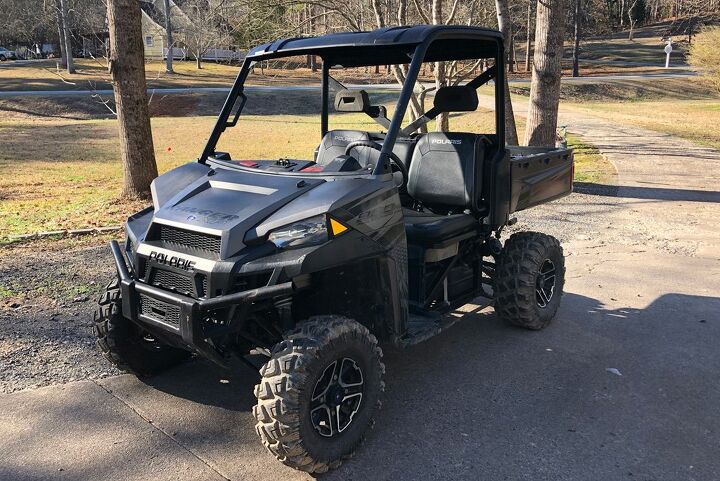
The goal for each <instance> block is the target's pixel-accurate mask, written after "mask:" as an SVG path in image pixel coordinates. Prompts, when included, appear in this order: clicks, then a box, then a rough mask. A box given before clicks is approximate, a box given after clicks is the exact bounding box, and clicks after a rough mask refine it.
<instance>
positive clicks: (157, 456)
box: [0, 105, 720, 481]
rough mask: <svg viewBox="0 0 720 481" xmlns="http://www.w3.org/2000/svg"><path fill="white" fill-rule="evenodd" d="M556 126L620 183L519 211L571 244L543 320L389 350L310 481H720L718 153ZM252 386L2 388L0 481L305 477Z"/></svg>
mask: <svg viewBox="0 0 720 481" xmlns="http://www.w3.org/2000/svg"><path fill="white" fill-rule="evenodd" d="M522 108H523V106H522V105H518V106H517V111H518V112H521V111H522ZM562 121H563V122H565V123H568V124H569V125H570V128H571V130H572V131H574V132H577V133H580V134H582V135H583V136H584V138H585V139H586V140H589V141H591V142H594V143H596V144H597V145H598V146H599V147H600V149H601V150H602V151H603V152H604V153H605V154H606V155H607V156H608V157H609V158H610V159H611V160H612V161H613V162H614V163H615V164H616V166H617V167H618V171H619V175H618V182H617V183H618V184H619V187H617V186H609V187H608V188H600V189H598V188H588V187H587V186H580V190H583V191H584V192H585V194H583V195H585V197H584V198H585V199H587V201H586V203H585V204H584V205H582V204H581V205H579V206H578V205H575V204H573V205H570V204H567V207H565V205H566V204H562V205H561V207H560V208H558V207H557V206H556V207H553V208H550V207H546V208H540V209H536V210H535V211H534V212H532V213H528V214H526V215H521V216H520V221H521V223H522V224H525V225H526V226H528V227H533V228H536V229H544V225H547V226H551V227H552V229H557V228H562V229H563V230H564V231H566V232H570V233H571V234H570V235H569V236H568V240H567V242H565V250H566V254H567V272H568V279H567V285H566V291H567V292H566V296H565V297H564V299H563V303H562V306H561V309H560V312H559V314H558V317H557V319H556V321H555V322H554V323H553V325H551V326H550V327H549V328H548V329H546V330H544V331H542V332H526V331H523V330H519V329H513V328H509V327H507V326H504V325H502V324H501V323H500V322H499V321H498V320H497V319H496V317H495V316H494V315H493V313H492V311H491V310H490V311H487V312H482V313H472V312H470V313H467V314H465V318H464V319H463V322H460V323H458V324H456V325H455V326H454V327H453V328H452V329H450V330H449V331H448V332H446V333H443V334H442V335H440V336H438V337H436V338H433V339H431V340H429V341H428V342H426V343H423V344H421V345H418V346H415V347H413V348H410V349H408V350H406V351H402V352H398V351H393V350H389V351H388V352H387V354H386V365H387V375H386V381H387V399H386V401H385V403H384V406H383V410H382V412H381V413H380V416H379V419H378V423H377V426H376V429H375V430H374V432H372V433H371V434H370V436H369V437H368V439H367V442H366V444H365V446H364V447H363V448H361V449H360V450H359V451H358V453H357V455H356V456H355V458H354V459H353V460H351V461H349V462H347V463H345V464H344V465H343V466H342V467H341V468H340V469H339V470H338V471H335V472H333V473H330V474H328V475H326V476H323V479H327V480H335V479H337V480H341V479H342V480H347V479H355V480H366V479H367V480H437V479H453V480H477V479H485V480H505V479H508V480H519V479H527V480H533V481H536V480H573V481H577V480H625V479H626V480H638V479H640V480H668V481H678V480H707V481H716V480H717V479H720V455H719V454H720V447H719V442H718V440H719V439H720V416H718V406H720V356H718V348H717V346H718V340H719V339H720V315H719V313H720V298H719V296H720V259H719V258H718V254H717V252H718V249H720V239H719V238H718V236H717V232H718V219H720V198H718V193H717V191H715V190H714V186H716V185H718V181H720V168H718V167H720V153H718V152H717V151H713V150H710V149H703V148H699V147H697V146H694V145H693V144H691V143H689V142H685V141H682V140H679V139H675V138H672V137H669V136H666V135H661V134H657V133H654V132H649V131H646V130H642V129H636V128H630V127H616V126H613V125H609V124H607V123H606V122H604V121H602V120H599V119H596V118H593V117H590V116H587V115H582V114H577V113H572V112H566V113H564V114H563V118H562ZM591 216H592V217H593V219H594V220H595V221H597V220H598V219H601V220H602V222H592V223H591V222H589V221H588V218H589V217H591ZM548 229H550V227H548ZM467 310H471V306H470V307H469V308H468V309H467ZM608 369H610V370H613V369H614V370H616V371H612V372H611V371H609V370H608ZM255 376H256V375H255V373H254V372H252V371H251V370H249V369H247V368H245V367H244V366H238V367H237V368H236V369H233V370H232V371H223V370H220V369H217V368H215V367H214V366H212V365H210V364H208V363H206V362H194V363H190V364H187V365H184V366H181V367H179V368H177V369H175V370H173V371H172V372H169V373H167V374H165V375H163V376H160V377H157V378H154V379H152V380H146V381H145V382H142V381H139V380H137V379H135V378H133V377H131V376H127V375H123V376H117V377H112V378H108V379H104V380H100V381H82V382H75V383H69V384H65V385H58V386H50V387H47V388H42V389H36V390H28V391H22V392H17V393H14V394H8V395H3V396H0V452H2V453H3V456H2V459H3V462H2V463H0V479H12V480H30V479H33V480H34V479H38V480H40V479H49V478H52V479H71V480H95V479H107V480H113V479H118V480H133V479H138V480H139V479H143V480H145V479H168V480H170V479H172V480H197V479H203V480H204V479H209V480H213V479H218V480H223V479H241V480H244V479H252V480H286V479H287V480H295V479H308V480H309V479H311V478H309V477H308V476H305V475H304V474H302V473H299V472H295V471H292V470H289V469H287V468H284V467H283V466H282V465H280V464H279V463H277V462H275V461H274V460H272V458H271V457H270V456H269V455H267V454H266V453H265V452H264V451H263V449H262V448H261V447H260V445H259V443H258V442H257V440H256V438H255V433H254V431H253V422H252V416H251V413H250V409H251V406H252V404H253V399H252V393H251V388H252V385H253V384H254V383H255V381H256V377H255Z"/></svg>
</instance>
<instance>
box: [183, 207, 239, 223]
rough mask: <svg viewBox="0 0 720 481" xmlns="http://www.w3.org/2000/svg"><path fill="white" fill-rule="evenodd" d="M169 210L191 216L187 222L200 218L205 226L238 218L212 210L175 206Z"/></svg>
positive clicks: (237, 217)
mask: <svg viewBox="0 0 720 481" xmlns="http://www.w3.org/2000/svg"><path fill="white" fill-rule="evenodd" d="M171 210H173V211H175V212H183V213H186V214H193V215H190V216H188V217H187V220H189V221H193V220H196V219H198V218H200V219H201V220H202V221H203V222H205V223H206V224H225V223H227V222H230V221H233V220H235V219H239V218H240V217H239V216H236V215H235V214H225V213H223V212H215V211H214V210H209V209H198V208H197V207H188V206H175V207H173V208H172V209H171Z"/></svg>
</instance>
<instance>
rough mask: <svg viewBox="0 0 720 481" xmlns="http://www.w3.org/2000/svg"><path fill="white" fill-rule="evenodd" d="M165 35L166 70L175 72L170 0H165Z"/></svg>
mask: <svg viewBox="0 0 720 481" xmlns="http://www.w3.org/2000/svg"><path fill="white" fill-rule="evenodd" d="M165 37H166V38H167V48H168V54H167V59H165V71H166V72H167V73H174V71H173V35H172V24H171V23H170V0H165Z"/></svg>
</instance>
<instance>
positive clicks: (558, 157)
mask: <svg viewBox="0 0 720 481" xmlns="http://www.w3.org/2000/svg"><path fill="white" fill-rule="evenodd" d="M508 151H509V152H510V177H511V182H512V189H511V195H510V212H511V213H512V212H517V211H519V210H524V209H527V208H529V207H533V206H536V205H539V204H542V203H545V202H550V201H551V200H555V199H559V198H560V197H564V196H566V195H568V194H570V193H571V192H572V186H573V173H574V170H575V169H574V166H573V153H572V149H567V148H549V147H519V146H508Z"/></svg>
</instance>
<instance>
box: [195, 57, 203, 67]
mask: <svg viewBox="0 0 720 481" xmlns="http://www.w3.org/2000/svg"><path fill="white" fill-rule="evenodd" d="M195 67H197V69H198V70H202V54H201V53H200V54H198V55H197V56H196V57H195Z"/></svg>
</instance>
